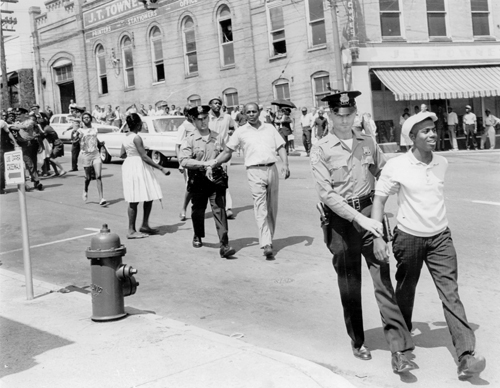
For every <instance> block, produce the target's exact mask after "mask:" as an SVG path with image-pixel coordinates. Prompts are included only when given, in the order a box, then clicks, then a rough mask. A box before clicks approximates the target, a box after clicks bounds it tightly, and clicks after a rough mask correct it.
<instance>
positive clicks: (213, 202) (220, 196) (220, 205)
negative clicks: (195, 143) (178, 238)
mask: <svg viewBox="0 0 500 388" xmlns="http://www.w3.org/2000/svg"><path fill="white" fill-rule="evenodd" d="M188 190H189V192H190V193H191V194H192V198H191V204H192V207H191V218H192V221H193V229H194V234H195V236H198V237H200V238H203V237H205V211H206V209H207V202H208V201H210V206H211V207H212V214H213V217H214V221H215V227H216V229H217V234H218V235H219V240H220V242H221V244H223V245H227V244H228V242H229V239H228V232H227V229H228V228H227V215H226V189H225V188H224V187H219V186H217V185H216V184H214V183H213V182H211V181H210V180H208V179H207V178H206V177H204V176H203V177H202V178H200V179H197V180H196V183H195V184H194V185H191V186H189V187H188Z"/></svg>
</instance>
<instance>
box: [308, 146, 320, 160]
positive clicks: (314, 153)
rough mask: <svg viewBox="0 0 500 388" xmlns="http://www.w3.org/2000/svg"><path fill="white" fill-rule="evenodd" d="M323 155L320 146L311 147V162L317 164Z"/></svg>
mask: <svg viewBox="0 0 500 388" xmlns="http://www.w3.org/2000/svg"><path fill="white" fill-rule="evenodd" d="M322 156H323V152H322V151H321V148H320V147H316V146H313V147H312V149H311V157H310V159H311V164H317V163H318V162H319V161H320V160H321V157H322Z"/></svg>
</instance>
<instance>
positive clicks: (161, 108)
mask: <svg viewBox="0 0 500 388" xmlns="http://www.w3.org/2000/svg"><path fill="white" fill-rule="evenodd" d="M155 108H156V111H155V116H166V115H168V102H167V101H165V100H160V101H158V102H157V103H156V104H155Z"/></svg>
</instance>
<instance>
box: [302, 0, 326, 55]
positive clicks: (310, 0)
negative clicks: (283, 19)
mask: <svg viewBox="0 0 500 388" xmlns="http://www.w3.org/2000/svg"><path fill="white" fill-rule="evenodd" d="M306 7H307V10H306V12H307V19H308V23H309V43H310V45H311V46H312V47H314V46H322V45H325V44H326V30H325V10H324V8H323V0H307V1H306Z"/></svg>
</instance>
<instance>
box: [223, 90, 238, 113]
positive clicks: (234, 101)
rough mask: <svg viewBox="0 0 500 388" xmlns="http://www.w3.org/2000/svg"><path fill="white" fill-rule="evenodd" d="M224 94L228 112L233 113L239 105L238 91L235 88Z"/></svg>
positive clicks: (225, 91)
mask: <svg viewBox="0 0 500 388" xmlns="http://www.w3.org/2000/svg"><path fill="white" fill-rule="evenodd" d="M223 94H224V103H225V105H226V108H227V111H228V113H231V112H232V111H233V110H234V109H235V108H236V107H237V106H238V105H239V100H238V91H237V90H236V89H234V88H229V89H226V90H224V92H223Z"/></svg>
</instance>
